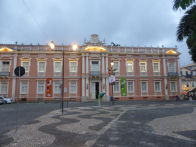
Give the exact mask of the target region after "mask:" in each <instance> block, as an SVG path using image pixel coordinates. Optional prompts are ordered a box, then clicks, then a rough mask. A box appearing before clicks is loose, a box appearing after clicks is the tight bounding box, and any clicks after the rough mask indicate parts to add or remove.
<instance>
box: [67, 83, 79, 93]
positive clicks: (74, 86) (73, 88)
mask: <svg viewBox="0 0 196 147" xmlns="http://www.w3.org/2000/svg"><path fill="white" fill-rule="evenodd" d="M69 93H77V82H76V81H70V83H69Z"/></svg>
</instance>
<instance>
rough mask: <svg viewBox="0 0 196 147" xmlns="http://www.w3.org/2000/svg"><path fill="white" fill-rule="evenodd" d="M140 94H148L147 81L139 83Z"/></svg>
mask: <svg viewBox="0 0 196 147" xmlns="http://www.w3.org/2000/svg"><path fill="white" fill-rule="evenodd" d="M141 93H148V82H147V81H142V82H141Z"/></svg>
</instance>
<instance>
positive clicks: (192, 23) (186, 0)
mask: <svg viewBox="0 0 196 147" xmlns="http://www.w3.org/2000/svg"><path fill="white" fill-rule="evenodd" d="M189 7H190V9H188V10H187V11H186V12H185V15H184V16H183V17H182V18H181V20H180V23H179V25H178V29H177V40H178V41H183V39H186V44H187V46H188V48H189V54H191V56H192V60H193V61H194V62H196V4H195V0H174V6H173V9H174V10H177V9H179V8H181V9H183V10H185V9H187V8H189Z"/></svg>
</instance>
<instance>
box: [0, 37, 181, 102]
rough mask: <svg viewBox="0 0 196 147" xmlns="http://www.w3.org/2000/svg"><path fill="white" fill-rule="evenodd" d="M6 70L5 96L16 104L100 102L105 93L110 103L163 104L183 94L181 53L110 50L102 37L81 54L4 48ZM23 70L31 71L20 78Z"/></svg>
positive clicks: (0, 47) (1, 60)
mask: <svg viewBox="0 0 196 147" xmlns="http://www.w3.org/2000/svg"><path fill="white" fill-rule="evenodd" d="M63 55H64V57H63ZM111 63H113V66H112V67H111ZM0 65H1V66H0V95H4V96H6V97H13V98H15V100H17V99H20V100H26V101H37V100H42V101H47V100H55V99H59V98H63V99H64V100H75V101H86V100H95V99H97V98H98V94H99V93H100V92H105V95H104V97H103V100H106V101H109V98H110V96H111V95H113V96H114V98H115V99H116V100H141V99H146V100H159V99H171V98H172V97H173V96H175V95H177V94H180V87H181V86H180V84H181V83H180V79H179V73H180V70H179V52H177V49H176V48H163V47H162V48H153V47H123V46H119V45H115V44H114V43H113V44H112V45H106V44H105V43H104V42H102V41H100V40H99V36H98V35H96V34H93V35H91V38H90V40H89V41H85V42H84V44H83V45H80V46H78V48H77V49H76V50H73V49H72V46H65V45H56V47H55V49H51V48H49V46H48V45H23V44H22V45H18V44H0ZM17 66H23V67H24V68H25V75H24V76H22V77H20V78H19V77H16V76H15V74H14V69H15V68H16V67H17ZM111 71H113V73H112V72H111ZM111 74H113V75H114V76H115V83H113V84H110V82H109V81H110V76H111ZM62 81H64V83H63V84H62ZM62 85H63V86H64V93H63V92H62V91H63V90H62V89H61V87H62ZM62 93H63V94H62Z"/></svg>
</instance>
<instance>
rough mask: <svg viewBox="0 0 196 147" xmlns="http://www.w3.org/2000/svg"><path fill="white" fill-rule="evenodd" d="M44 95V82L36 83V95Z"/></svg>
mask: <svg viewBox="0 0 196 147" xmlns="http://www.w3.org/2000/svg"><path fill="white" fill-rule="evenodd" d="M44 93H45V82H44V80H40V81H37V94H44Z"/></svg>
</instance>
